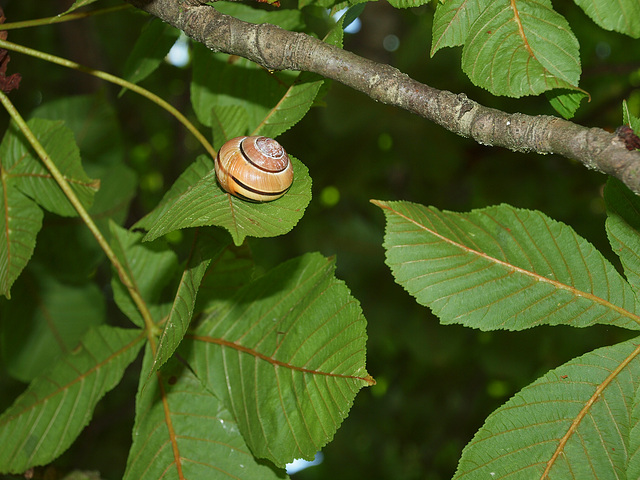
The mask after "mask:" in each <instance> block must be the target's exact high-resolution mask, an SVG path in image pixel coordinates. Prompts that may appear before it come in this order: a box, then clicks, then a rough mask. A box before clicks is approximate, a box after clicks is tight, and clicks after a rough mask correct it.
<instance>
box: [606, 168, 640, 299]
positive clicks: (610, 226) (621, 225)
mask: <svg viewBox="0 0 640 480" xmlns="http://www.w3.org/2000/svg"><path fill="white" fill-rule="evenodd" d="M604 198H605V201H606V203H607V223H606V227H607V235H608V237H609V242H610V243H611V247H612V248H613V251H614V252H615V253H616V254H617V255H618V256H619V257H620V260H621V261H622V266H623V267H624V274H625V275H626V277H627V280H628V281H629V283H630V284H631V285H632V286H633V288H634V289H635V290H636V292H640V253H639V250H638V246H639V245H640V197H638V195H636V194H634V193H633V192H632V191H631V190H629V189H628V188H627V187H626V186H625V185H624V184H623V183H622V182H621V181H620V180H618V179H616V178H613V177H609V179H608V180H607V185H606V187H605V189H604Z"/></svg>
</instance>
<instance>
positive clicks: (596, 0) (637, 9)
mask: <svg viewBox="0 0 640 480" xmlns="http://www.w3.org/2000/svg"><path fill="white" fill-rule="evenodd" d="M575 2H576V5H578V6H579V7H580V8H582V9H583V10H584V12H585V13H586V14H587V15H589V17H591V19H592V20H593V21H594V22H596V23H597V24H598V25H599V26H600V27H602V28H604V29H605V30H613V31H615V32H620V33H624V34H626V35H629V36H630V37H633V38H640V3H639V2H638V1H637V0H616V1H615V2H611V1H610V0H575Z"/></svg>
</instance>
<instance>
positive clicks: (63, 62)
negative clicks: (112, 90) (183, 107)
mask: <svg viewBox="0 0 640 480" xmlns="http://www.w3.org/2000/svg"><path fill="white" fill-rule="evenodd" d="M0 48H6V49H7V50H11V51H14V52H18V53H23V54H25V55H30V56H32V57H36V58H39V59H41V60H45V61H47V62H51V63H55V64H57V65H60V66H63V67H67V68H70V69H72V70H77V71H79V72H83V73H87V74H89V75H93V76H94V77H98V78H100V79H102V80H105V81H107V82H110V83H114V84H116V85H120V86H121V87H124V88H128V89H129V90H131V91H133V92H135V93H137V94H139V95H142V96H143V97H145V98H147V99H149V100H151V101H152V102H153V103H155V104H156V105H158V106H160V107H162V108H163V109H165V110H166V111H167V112H169V113H170V114H171V115H173V116H174V117H175V118H176V120H178V121H179V122H180V123H182V125H184V126H185V128H186V129H187V130H189V132H191V134H192V135H193V136H194V137H195V138H196V139H197V140H198V141H199V142H200V144H201V145H202V146H203V147H204V149H205V150H206V151H207V153H208V154H209V155H210V156H211V158H215V157H216V150H215V149H214V148H213V146H212V145H211V144H210V143H209V141H208V140H207V139H206V138H205V136H204V135H202V133H200V131H199V130H198V129H197V128H196V127H195V125H194V124H193V123H191V122H190V121H189V120H188V119H187V118H186V117H185V116H184V115H183V114H182V113H180V111H179V110H178V109H176V108H175V107H174V106H173V105H171V104H170V103H168V102H167V101H165V100H164V99H162V98H160V97H159V96H157V95H156V94H155V93H152V92H150V91H149V90H147V89H145V88H142V87H140V86H139V85H136V84H134V83H131V82H128V81H126V80H124V79H122V78H120V77H116V76H115V75H111V74H110V73H107V72H103V71H100V70H94V69H93V68H90V67H87V66H85V65H81V64H79V63H76V62H72V61H71V60H67V59H65V58H61V57H56V56H55V55H51V54H48V53H44V52H40V51H38V50H33V49H31V48H28V47H24V46H22V45H18V44H16V43H11V42H8V41H6V40H0Z"/></svg>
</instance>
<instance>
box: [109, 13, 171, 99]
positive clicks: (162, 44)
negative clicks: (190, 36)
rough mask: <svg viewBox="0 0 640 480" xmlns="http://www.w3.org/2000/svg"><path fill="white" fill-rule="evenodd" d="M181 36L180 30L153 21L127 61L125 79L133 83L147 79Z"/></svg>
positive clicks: (139, 38)
mask: <svg viewBox="0 0 640 480" xmlns="http://www.w3.org/2000/svg"><path fill="white" fill-rule="evenodd" d="M179 36H180V30H178V29H176V28H173V27H172V26H170V25H168V24H166V23H164V22H163V21H161V20H159V19H157V18H154V19H152V20H151V21H150V22H148V23H147V24H146V25H145V26H144V28H143V29H142V32H141V33H140V36H139V37H138V39H137V40H136V43H135V45H134V46H133V49H132V50H131V52H130V53H129V56H128V57H127V60H126V61H125V64H124V73H123V78H124V79H125V80H128V81H129V82H131V83H139V82H140V81H141V80H144V79H145V78H147V77H148V76H149V75H151V74H152V73H153V72H154V71H155V70H156V69H157V68H158V67H159V66H160V64H161V63H162V61H163V60H164V57H166V55H167V53H169V50H170V49H171V47H172V46H173V44H174V43H176V40H177V39H178V37H179ZM124 91H126V89H125V88H123V89H122V92H124ZM122 92H121V94H122Z"/></svg>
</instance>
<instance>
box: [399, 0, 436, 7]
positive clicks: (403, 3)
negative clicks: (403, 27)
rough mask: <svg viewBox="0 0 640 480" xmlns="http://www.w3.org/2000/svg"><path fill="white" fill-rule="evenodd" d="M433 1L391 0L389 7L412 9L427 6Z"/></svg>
mask: <svg viewBox="0 0 640 480" xmlns="http://www.w3.org/2000/svg"><path fill="white" fill-rule="evenodd" d="M429 2H431V0H389V5H391V6H392V7H395V8H412V7H420V6H421V5H426V4H427V3H429Z"/></svg>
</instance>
